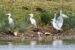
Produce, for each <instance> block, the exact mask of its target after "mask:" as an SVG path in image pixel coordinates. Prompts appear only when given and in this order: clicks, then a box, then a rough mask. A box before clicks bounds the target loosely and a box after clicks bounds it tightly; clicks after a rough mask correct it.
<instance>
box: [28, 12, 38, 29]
mask: <svg viewBox="0 0 75 50" xmlns="http://www.w3.org/2000/svg"><path fill="white" fill-rule="evenodd" d="M29 15H30V22H31V24H32V27H33V28H37V25H36V20H35V19H34V18H33V17H34V16H33V14H32V13H31V14H29Z"/></svg>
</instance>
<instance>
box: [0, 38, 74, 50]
mask: <svg viewBox="0 0 75 50" xmlns="http://www.w3.org/2000/svg"><path fill="white" fill-rule="evenodd" d="M63 43H64V41H63V40H61V39H55V40H54V41H53V42H52V44H48V45H46V44H43V45H42V44H38V42H37V41H35V40H33V41H31V42H30V44H28V45H26V44H23V43H22V44H21V43H20V44H15V43H13V42H8V44H5V45H4V44H3V45H0V50H75V45H74V44H68V45H66V44H65V43H64V44H63ZM37 44H38V45H37Z"/></svg>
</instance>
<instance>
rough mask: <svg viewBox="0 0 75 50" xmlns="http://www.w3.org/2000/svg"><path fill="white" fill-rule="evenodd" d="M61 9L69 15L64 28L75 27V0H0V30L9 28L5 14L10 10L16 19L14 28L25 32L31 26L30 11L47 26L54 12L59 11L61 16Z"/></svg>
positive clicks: (38, 21) (39, 22)
mask: <svg viewBox="0 0 75 50" xmlns="http://www.w3.org/2000/svg"><path fill="white" fill-rule="evenodd" d="M60 9H62V10H63V12H64V13H65V14H66V15H68V16H69V18H68V19H65V23H64V26H63V28H64V29H71V28H75V22H74V21H75V0H0V31H7V30H8V29H9V24H8V19H7V16H6V15H5V14H6V13H8V12H11V13H12V17H13V19H14V22H15V29H14V30H18V31H20V32H25V31H26V30H27V29H28V28H29V27H30V26H31V25H30V21H29V15H28V14H29V13H34V18H35V19H36V21H37V25H38V26H40V25H45V26H46V25H47V24H50V21H51V19H52V18H53V17H54V13H57V17H58V16H59V10H60ZM50 26H51V24H50Z"/></svg>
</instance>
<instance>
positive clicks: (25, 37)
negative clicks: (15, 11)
mask: <svg viewBox="0 0 75 50" xmlns="http://www.w3.org/2000/svg"><path fill="white" fill-rule="evenodd" d="M55 38H56V39H75V29H70V30H67V31H65V32H62V33H57V34H54V33H50V34H49V35H46V34H41V36H40V37H39V35H38V34H37V32H33V31H30V32H26V33H18V35H17V36H13V35H8V34H6V33H0V41H9V42H11V41H16V42H17V41H32V40H37V41H53V40H54V39H55Z"/></svg>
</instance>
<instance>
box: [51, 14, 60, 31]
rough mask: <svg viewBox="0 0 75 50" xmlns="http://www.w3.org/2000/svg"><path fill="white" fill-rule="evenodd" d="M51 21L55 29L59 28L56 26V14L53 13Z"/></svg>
mask: <svg viewBox="0 0 75 50" xmlns="http://www.w3.org/2000/svg"><path fill="white" fill-rule="evenodd" d="M51 23H52V25H53V27H54V28H55V29H56V30H57V31H59V30H61V28H60V27H59V26H58V23H57V19H56V14H54V18H53V19H52V21H51Z"/></svg>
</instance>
